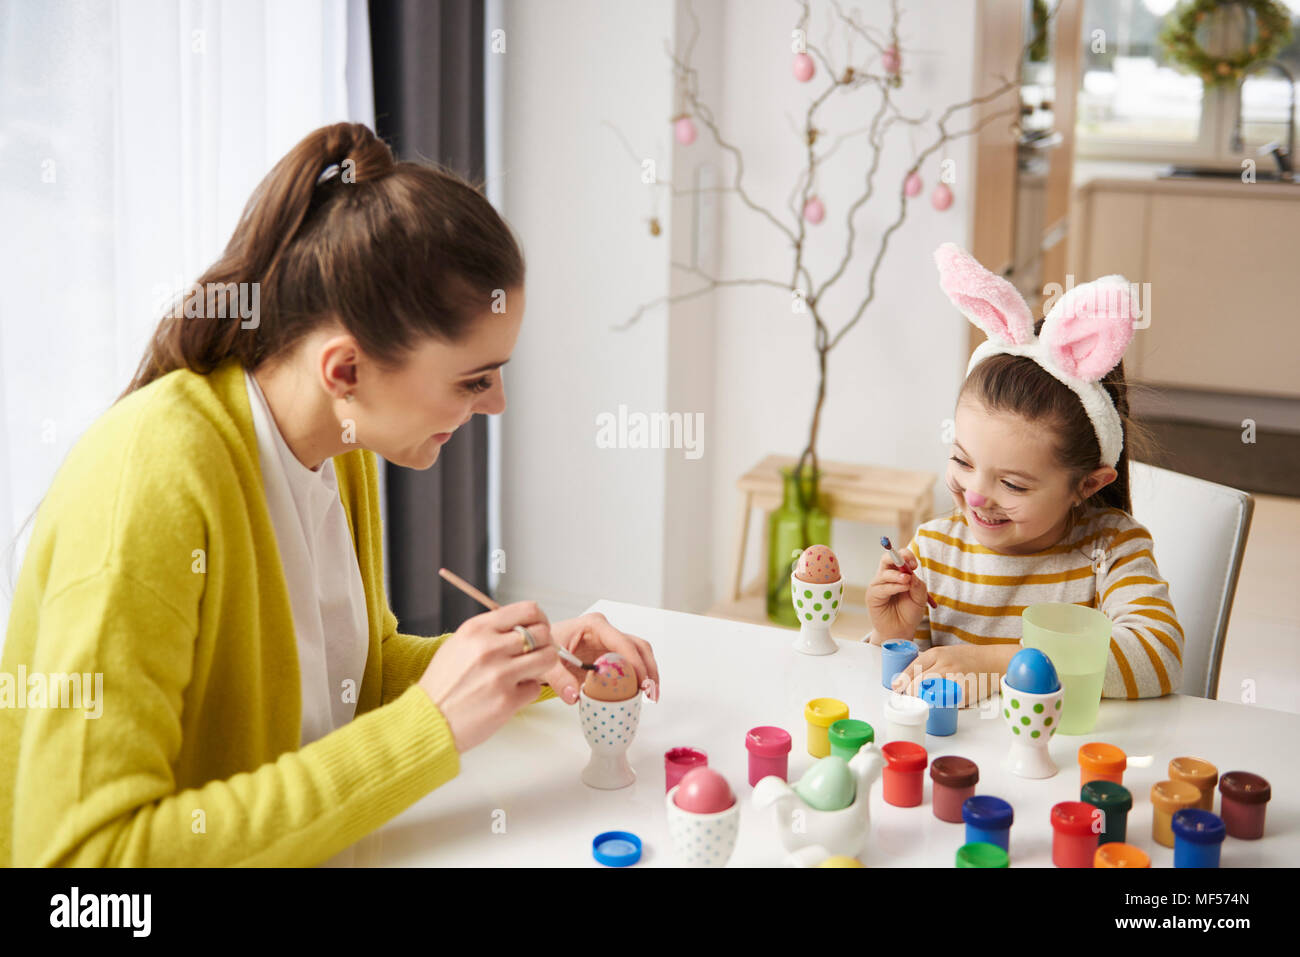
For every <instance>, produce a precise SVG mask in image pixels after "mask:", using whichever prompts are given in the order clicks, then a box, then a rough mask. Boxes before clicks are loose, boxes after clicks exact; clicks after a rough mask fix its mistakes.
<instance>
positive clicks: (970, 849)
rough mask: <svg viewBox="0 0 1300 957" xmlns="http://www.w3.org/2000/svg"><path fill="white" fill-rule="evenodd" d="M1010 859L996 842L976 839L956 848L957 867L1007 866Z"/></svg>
mask: <svg viewBox="0 0 1300 957" xmlns="http://www.w3.org/2000/svg"><path fill="white" fill-rule="evenodd" d="M1010 864H1011V859H1010V858H1009V857H1008V856H1007V852H1006V851H1004V850H1003V849H1002V848H1000V847H998V846H997V845H996V844H985V843H984V842H983V841H976V842H974V843H972V844H963V845H962V846H961V847H959V848H957V866H958V867H1009V866H1010Z"/></svg>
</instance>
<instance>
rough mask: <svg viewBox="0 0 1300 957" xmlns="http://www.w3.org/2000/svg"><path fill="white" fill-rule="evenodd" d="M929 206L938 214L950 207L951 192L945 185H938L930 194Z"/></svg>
mask: <svg viewBox="0 0 1300 957" xmlns="http://www.w3.org/2000/svg"><path fill="white" fill-rule="evenodd" d="M930 204H931V205H932V206H933V207H934V208H935V209H937V210H939V212H943V211H944V210H945V209H947V208H948V207H949V206H951V205H952V190H950V189H949V188H948V184H947V183H940V184H939V185H938V186H936V187H935V188H934V192H933V193H931V194H930Z"/></svg>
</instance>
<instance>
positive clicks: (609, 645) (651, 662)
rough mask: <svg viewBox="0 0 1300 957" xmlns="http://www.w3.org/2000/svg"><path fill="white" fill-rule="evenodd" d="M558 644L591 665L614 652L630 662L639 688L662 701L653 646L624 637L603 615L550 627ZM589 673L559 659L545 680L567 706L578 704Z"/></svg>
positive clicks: (590, 616)
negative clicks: (581, 689)
mask: <svg viewBox="0 0 1300 957" xmlns="http://www.w3.org/2000/svg"><path fill="white" fill-rule="evenodd" d="M551 633H552V634H553V635H554V636H555V641H556V642H557V643H558V644H559V645H560V646H561V647H563V648H565V649H567V650H568V651H571V652H573V653H574V654H575V655H577V656H578V657H579V658H581V659H582V660H583V661H585V662H587V663H588V664H590V663H592V662H594V661H595V660H596V659H597V658H599V657H600V656H601V655H603V654H604V653H605V652H607V651H613V652H616V653H618V654H620V655H622V656H623V657H624V658H626V659H627V660H628V663H629V664H631V665H632V667H633V668H634V669H635V670H636V680H637V684H638V685H640V687H641V690H642V691H644V692H645V693H646V697H647V698H649V699H650V700H651V701H658V700H659V665H658V664H657V663H656V662H655V655H654V652H653V651H652V650H651V649H650V642H648V641H646V640H645V639H644V638H638V637H636V636H635V635H625V634H624V633H623V632H621V631H619V630H618V629H617V628H615V627H614V626H613V625H611V624H610V623H609V620H608V619H606V618H605V616H604V615H602V614H601V613H600V612H590V613H588V614H586V615H583V616H582V617H580V618H570V619H569V620H568V621H559V622H556V623H555V624H554V625H552V626H551ZM588 674H590V672H588V671H583V670H582V669H581V668H577V667H575V666H573V665H570V664H569V663H568V662H566V661H564V659H562V658H561V659H558V660H557V662H556V665H555V667H554V668H552V669H551V671H550V672H548V674H547V675H546V678H545V680H546V681H547V683H549V684H550V686H551V687H552V688H554V689H555V693H556V694H557V695H559V696H560V698H561V699H562V700H563V701H564V702H565V703H566V704H573V703H574V702H575V701H577V700H578V689H579V688H580V687H581V686H582V682H583V681H584V680H586V677H587V675H588Z"/></svg>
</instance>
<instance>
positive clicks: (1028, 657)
mask: <svg viewBox="0 0 1300 957" xmlns="http://www.w3.org/2000/svg"><path fill="white" fill-rule="evenodd" d="M1007 684H1009V685H1010V686H1011V687H1013V688H1015V689H1016V690H1017V691H1023V692H1025V694H1051V693H1052V692H1053V691H1059V690H1060V688H1061V679H1060V678H1058V677H1057V676H1056V667H1055V666H1054V665H1053V664H1052V659H1051V658H1049V657H1047V655H1045V654H1043V653H1042V652H1041V651H1039V650H1038V649H1037V648H1026V649H1024V650H1023V651H1019V652H1017V653H1016V656H1015V657H1014V658H1012V659H1011V663H1010V664H1009V665H1007Z"/></svg>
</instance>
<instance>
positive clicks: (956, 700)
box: [917, 677, 961, 735]
mask: <svg viewBox="0 0 1300 957" xmlns="http://www.w3.org/2000/svg"><path fill="white" fill-rule="evenodd" d="M917 697H918V698H920V699H921V700H922V701H924V702H926V703H927V704H928V705H929V706H930V719H929V720H928V721H927V722H926V724H925V731H926V734H937V735H948V734H954V733H955V732H956V731H957V706H958V705H959V704H961V685H959V684H957V682H955V681H953V680H952V679H951V678H933V677H931V678H922V679H921V692H920V694H918V695H917Z"/></svg>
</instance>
